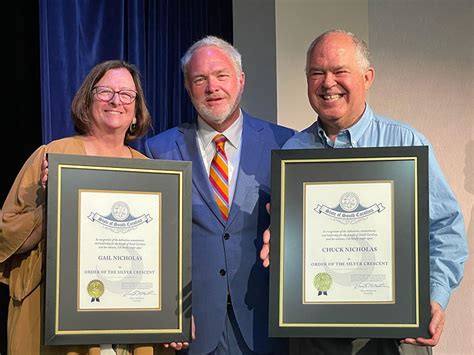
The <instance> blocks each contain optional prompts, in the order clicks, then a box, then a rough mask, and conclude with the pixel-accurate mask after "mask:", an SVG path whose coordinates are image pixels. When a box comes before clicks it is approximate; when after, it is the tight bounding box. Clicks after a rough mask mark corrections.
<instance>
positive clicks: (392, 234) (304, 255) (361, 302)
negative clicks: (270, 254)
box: [280, 158, 416, 305]
mask: <svg viewBox="0 0 474 355" xmlns="http://www.w3.org/2000/svg"><path fill="white" fill-rule="evenodd" d="M415 160H416V158H415ZM310 161H311V162H312V160H310ZM349 161H350V160H349ZM286 162H287V161H285V160H282V162H281V164H282V170H284V164H286ZM290 163H291V161H290ZM415 164H416V163H415ZM365 183H374V184H377V183H389V184H390V195H391V202H392V205H393V203H394V198H393V194H394V189H393V180H347V181H346V180H343V181H337V182H327V181H324V182H323V181H318V182H309V183H308V182H305V183H304V184H303V188H304V190H305V192H306V186H308V185H320V184H335V185H336V184H365ZM284 186H285V181H284V180H282V195H284ZM305 205H306V194H303V209H304V206H305ZM281 211H282V221H283V222H282V224H281V228H280V229H281V231H280V233H281V238H280V250H283V247H282V245H284V220H285V219H284V211H285V210H284V208H282V209H281ZM306 218H307V216H306V213H305V212H303V228H304V227H305V226H306ZM390 219H391V221H392V228H391V229H392V230H391V241H392V246H391V249H392V253H391V254H392V255H391V257H392V266H391V268H392V301H352V302H350V301H332V302H317V301H305V290H304V282H303V283H302V285H301V286H302V290H301V293H302V295H303V298H302V303H303V304H321V303H324V304H391V303H394V302H395V267H394V263H395V248H394V235H395V231H394V227H395V225H394V216H393V208H392V214H391V216H390ZM306 238H307V236H306V229H305V230H304V232H303V264H302V269H303V270H302V273H303V279H305V267H304V265H305V264H306V262H305V257H306V250H305V248H304V247H305V246H306ZM280 257H281V260H283V261H284V255H283V256H280ZM282 264H284V262H282ZM281 275H284V273H283V272H281ZM282 277H283V276H282ZM282 285H283V279H282ZM280 288H282V286H280ZM281 295H282V296H283V293H281ZM281 304H282V305H283V299H282V301H281Z"/></svg>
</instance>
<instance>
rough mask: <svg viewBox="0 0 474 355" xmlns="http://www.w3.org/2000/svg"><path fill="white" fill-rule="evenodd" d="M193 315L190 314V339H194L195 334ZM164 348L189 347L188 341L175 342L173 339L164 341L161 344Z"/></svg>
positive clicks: (180, 348) (177, 348) (178, 348)
mask: <svg viewBox="0 0 474 355" xmlns="http://www.w3.org/2000/svg"><path fill="white" fill-rule="evenodd" d="M194 328H195V327H194V316H191V339H192V340H194V339H195V338H196V336H195V330H194ZM162 345H163V347H164V348H172V349H174V350H182V349H187V348H189V343H188V342H183V343H181V342H175V341H173V342H172V343H165V344H162Z"/></svg>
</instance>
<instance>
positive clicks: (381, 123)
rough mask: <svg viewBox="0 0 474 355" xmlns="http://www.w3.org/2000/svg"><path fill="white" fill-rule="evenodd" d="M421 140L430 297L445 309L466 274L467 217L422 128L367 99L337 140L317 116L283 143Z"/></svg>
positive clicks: (294, 146)
mask: <svg viewBox="0 0 474 355" xmlns="http://www.w3.org/2000/svg"><path fill="white" fill-rule="evenodd" d="M419 145H426V146H428V147H429V157H428V161H429V205H430V288H431V300H432V301H436V302H438V303H439V304H440V305H441V306H442V307H443V309H446V306H447V305H448V302H449V298H450V296H451V292H452V291H453V289H455V288H456V287H457V286H458V285H459V283H460V282H461V280H462V277H463V274H464V263H465V261H466V260H467V257H468V247H467V241H466V234H465V229H464V218H463V216H462V212H461V210H460V208H459V205H458V203H457V201H456V198H455V196H454V194H453V192H452V191H451V188H450V187H449V185H448V183H447V181H446V179H445V177H444V175H443V173H442V171H441V169H440V167H439V164H438V162H437V160H436V158H435V155H434V153H433V148H432V147H431V144H430V142H429V141H428V140H427V139H426V138H425V137H424V136H423V135H422V134H421V133H419V132H418V131H416V130H415V129H414V128H412V127H410V126H408V125H406V124H404V123H401V122H398V121H394V120H391V119H388V118H386V117H382V116H379V115H376V114H375V113H374V112H373V111H372V109H371V108H370V107H369V105H366V108H365V112H364V114H363V115H362V117H361V119H360V120H359V121H358V122H357V123H356V124H355V125H353V126H352V127H350V128H348V129H345V130H342V131H340V132H339V133H338V135H337V136H336V140H335V141H334V142H333V141H331V140H330V139H329V137H328V136H327V135H326V133H325V132H324V130H323V128H322V126H321V125H320V124H319V121H316V122H314V123H313V124H312V125H311V126H309V127H308V128H306V129H305V130H303V131H302V132H299V133H297V134H295V135H294V136H293V137H291V138H290V139H289V140H288V141H287V142H286V143H285V145H284V146H283V148H282V149H303V148H311V149H314V148H357V147H395V146H419Z"/></svg>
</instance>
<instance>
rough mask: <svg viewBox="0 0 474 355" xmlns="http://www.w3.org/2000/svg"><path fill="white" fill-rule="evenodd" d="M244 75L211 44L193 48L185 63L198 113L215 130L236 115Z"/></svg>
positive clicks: (188, 84)
mask: <svg viewBox="0 0 474 355" xmlns="http://www.w3.org/2000/svg"><path fill="white" fill-rule="evenodd" d="M244 83H245V75H244V73H243V72H241V71H238V70H237V69H236V66H235V65H234V63H233V62H232V60H231V59H230V57H229V56H228V55H227V54H226V53H225V52H223V51H222V50H221V49H219V48H217V47H214V46H207V47H202V48H199V49H197V50H196V52H194V54H193V56H192V57H191V59H190V61H189V62H188V64H187V71H186V77H185V85H186V89H187V91H188V94H189V96H190V98H191V101H192V103H193V105H194V107H195V108H196V111H197V112H198V114H199V116H201V117H202V119H203V120H204V121H206V123H207V124H209V125H210V126H211V127H213V128H214V129H216V130H217V131H220V132H222V131H224V130H225V129H227V128H228V127H230V126H231V125H232V123H234V122H235V120H236V119H237V118H238V117H239V104H240V98H241V96H242V92H243V88H244Z"/></svg>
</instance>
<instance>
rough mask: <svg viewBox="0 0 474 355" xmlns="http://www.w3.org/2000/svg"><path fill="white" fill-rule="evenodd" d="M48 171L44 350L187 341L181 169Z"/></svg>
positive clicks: (186, 193)
mask: <svg viewBox="0 0 474 355" xmlns="http://www.w3.org/2000/svg"><path fill="white" fill-rule="evenodd" d="M48 163H49V174H48V191H47V194H48V204H47V252H46V287H45V297H44V300H45V302H44V325H45V326H44V343H45V344H46V345H63V344H104V343H112V344H117V343H120V344H124V343H160V342H171V341H190V334H191V330H190V317H191V193H192V192H191V162H182V161H165V160H148V159H125V158H107V157H93V156H79V155H64V154H48Z"/></svg>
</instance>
